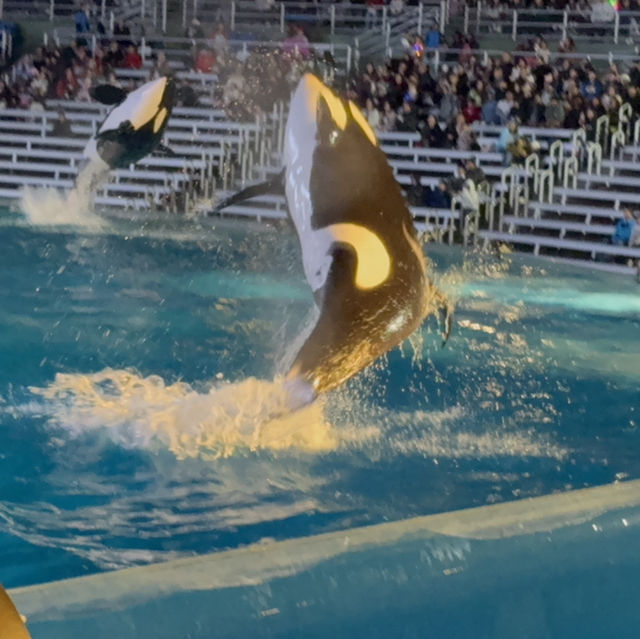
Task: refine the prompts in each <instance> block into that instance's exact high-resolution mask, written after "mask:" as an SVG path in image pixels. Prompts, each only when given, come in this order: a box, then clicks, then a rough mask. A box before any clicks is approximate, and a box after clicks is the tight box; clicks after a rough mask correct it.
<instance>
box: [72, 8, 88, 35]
mask: <svg viewBox="0 0 640 639" xmlns="http://www.w3.org/2000/svg"><path fill="white" fill-rule="evenodd" d="M73 21H74V23H75V25H76V33H89V32H90V31H91V24H90V23H89V16H88V15H87V5H85V4H82V5H80V7H79V8H78V10H77V11H76V12H75V13H74V14H73Z"/></svg>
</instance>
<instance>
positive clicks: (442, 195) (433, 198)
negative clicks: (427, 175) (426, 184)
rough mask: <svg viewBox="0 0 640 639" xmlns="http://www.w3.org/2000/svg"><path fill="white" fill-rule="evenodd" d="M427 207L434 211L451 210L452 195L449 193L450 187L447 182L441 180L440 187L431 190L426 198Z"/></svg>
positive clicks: (426, 194)
mask: <svg viewBox="0 0 640 639" xmlns="http://www.w3.org/2000/svg"><path fill="white" fill-rule="evenodd" d="M424 202H425V206H428V207H430V208H433V209H450V208H451V194H450V193H449V186H448V184H447V182H446V181H445V180H440V181H439V182H438V186H437V187H436V188H434V189H429V190H428V191H427V192H426V193H425V196H424Z"/></svg>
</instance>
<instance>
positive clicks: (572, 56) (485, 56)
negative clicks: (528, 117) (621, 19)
mask: <svg viewBox="0 0 640 639" xmlns="http://www.w3.org/2000/svg"><path fill="white" fill-rule="evenodd" d="M503 53H505V50H504V49H469V50H466V49H465V50H464V51H463V50H462V49H448V48H439V49H432V50H430V49H425V52H424V56H425V59H426V60H427V61H428V62H429V64H430V67H431V69H432V70H433V72H434V73H437V72H438V71H439V69H440V65H441V64H443V63H447V62H448V63H450V62H451V61H454V60H455V61H457V60H458V59H459V57H460V56H466V57H469V56H475V57H477V58H479V59H480V60H481V61H482V63H483V64H485V65H486V63H487V62H488V60H489V58H491V57H499V56H501V55H502V54H503ZM507 53H510V54H511V56H512V57H514V58H518V57H520V58H531V59H534V58H536V57H538V53H536V52H535V51H515V50H514V51H507ZM355 54H356V56H357V55H358V53H357V51H356V52H355ZM547 57H548V60H550V61H553V60H575V61H581V60H588V61H589V62H605V63H607V64H613V63H627V64H631V63H634V62H635V61H636V60H637V59H638V55H637V54H635V55H634V54H631V53H617V52H612V51H609V52H607V53H557V52H555V51H550V52H549V54H548V56H547Z"/></svg>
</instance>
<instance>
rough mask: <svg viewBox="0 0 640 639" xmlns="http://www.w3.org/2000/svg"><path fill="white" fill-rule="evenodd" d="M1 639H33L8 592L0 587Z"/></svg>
mask: <svg viewBox="0 0 640 639" xmlns="http://www.w3.org/2000/svg"><path fill="white" fill-rule="evenodd" d="M0 637H3V638H4V637H6V638H7V639H31V635H30V634H29V633H28V632H27V629H26V627H25V625H24V620H23V618H22V617H21V616H20V614H19V613H18V611H17V610H16V607H15V606H14V605H13V601H11V598H10V597H9V595H8V594H7V591H6V590H5V589H4V588H3V587H2V586H0Z"/></svg>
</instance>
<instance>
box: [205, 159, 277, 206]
mask: <svg viewBox="0 0 640 639" xmlns="http://www.w3.org/2000/svg"><path fill="white" fill-rule="evenodd" d="M260 195H284V169H282V171H280V173H278V175H276V176H275V177H273V178H271V179H270V180H266V181H265V182H260V183H259V184H252V185H251V186H248V187H246V188H245V189H242V191H238V192H237V193H234V194H233V195H231V196H229V197H228V198H225V199H224V200H222V202H218V204H217V205H216V206H215V207H214V208H213V209H212V210H211V211H210V213H209V215H215V214H216V213H219V212H220V211H222V209H225V208H227V207H228V206H231V205H232V204H238V203H239V202H245V201H246V200H250V199H251V198H252V197H258V196H260Z"/></svg>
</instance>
